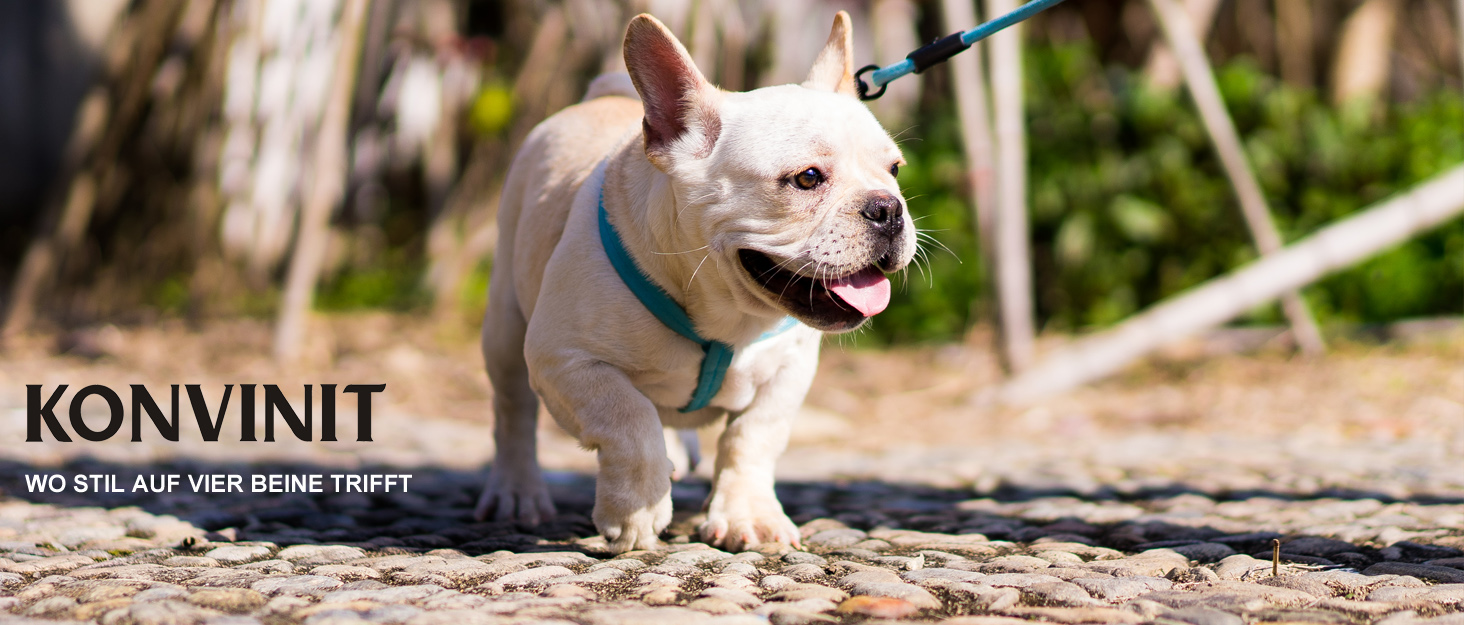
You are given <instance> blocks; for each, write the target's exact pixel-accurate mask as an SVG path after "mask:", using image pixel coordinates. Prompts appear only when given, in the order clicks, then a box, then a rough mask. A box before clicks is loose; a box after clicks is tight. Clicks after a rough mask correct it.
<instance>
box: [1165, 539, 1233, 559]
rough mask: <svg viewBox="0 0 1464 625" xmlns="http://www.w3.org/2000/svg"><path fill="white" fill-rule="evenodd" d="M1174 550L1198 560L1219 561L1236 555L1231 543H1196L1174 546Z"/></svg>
mask: <svg viewBox="0 0 1464 625" xmlns="http://www.w3.org/2000/svg"><path fill="white" fill-rule="evenodd" d="M1173 549H1174V552H1175V553H1178V554H1179V555H1182V556H1184V557H1186V558H1189V559H1191V560H1194V561H1196V562H1218V561H1220V560H1222V559H1224V558H1228V557H1230V556H1233V555H1235V550H1234V549H1231V548H1230V546H1229V545H1222V544H1220V543H1196V544H1193V545H1183V546H1179V547H1173Z"/></svg>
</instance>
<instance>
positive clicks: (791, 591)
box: [768, 583, 849, 603]
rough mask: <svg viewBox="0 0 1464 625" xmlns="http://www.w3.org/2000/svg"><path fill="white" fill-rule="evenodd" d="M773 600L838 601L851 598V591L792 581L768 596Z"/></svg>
mask: <svg viewBox="0 0 1464 625" xmlns="http://www.w3.org/2000/svg"><path fill="white" fill-rule="evenodd" d="M768 598H769V599H770V600H772V601H803V600H804V599H823V600H826V601H832V602H834V603H838V602H840V601H843V600H845V599H848V598H849V593H847V592H844V591H843V590H840V589H838V588H831V587H828V586H820V585H818V584H799V583H790V584H788V585H786V586H783V587H782V588H781V589H780V590H778V591H776V592H775V593H773V595H772V596H770V597H768Z"/></svg>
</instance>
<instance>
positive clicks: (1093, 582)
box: [1072, 577, 1174, 603]
mask: <svg viewBox="0 0 1464 625" xmlns="http://www.w3.org/2000/svg"><path fill="white" fill-rule="evenodd" d="M1072 583H1074V584H1077V585H1078V586H1081V587H1082V588H1083V590H1086V591H1088V594H1089V595H1092V596H1093V597H1094V598H1097V599H1102V600H1104V601H1109V602H1113V603H1121V602H1124V601H1128V600H1129V599H1133V598H1135V597H1138V596H1139V595H1142V594H1144V593H1146V592H1150V591H1154V590H1169V588H1170V587H1171V586H1173V585H1174V584H1173V583H1172V582H1170V581H1169V580H1167V579H1163V578H1159V577H1110V578H1101V577H1098V578H1091V577H1084V578H1078V579H1074V580H1072Z"/></svg>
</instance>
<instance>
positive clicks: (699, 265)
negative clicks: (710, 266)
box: [686, 253, 712, 290]
mask: <svg viewBox="0 0 1464 625" xmlns="http://www.w3.org/2000/svg"><path fill="white" fill-rule="evenodd" d="M711 257H712V255H711V254H710V253H708V254H707V255H706V256H703V257H702V259H701V262H699V263H697V264H696V269H693V270H691V277H690V278H687V279H686V288H687V289H688V290H689V289H691V283H692V281H693V280H696V274H697V272H699V271H701V268H702V265H705V264H706V263H707V259H708V258H711Z"/></svg>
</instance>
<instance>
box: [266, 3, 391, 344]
mask: <svg viewBox="0 0 1464 625" xmlns="http://www.w3.org/2000/svg"><path fill="white" fill-rule="evenodd" d="M368 4H370V0H346V1H345V3H344V4H343V5H342V7H341V18H340V26H339V27H338V36H339V37H340V48H339V49H338V50H336V58H335V70H334V71H333V72H332V75H331V85H330V95H329V100H327V102H326V104H325V110H324V111H323V112H322V113H321V116H320V125H319V128H318V130H317V131H316V135H315V146H314V147H315V150H314V154H313V155H312V158H311V168H310V169H311V171H310V177H309V180H310V183H309V186H308V188H307V191H306V193H307V195H306V197H305V205H304V207H303V208H304V210H303V211H302V212H301V214H300V236H299V239H298V241H297V242H296V244H295V253H294V254H293V255H292V257H291V258H290V271H289V274H288V276H287V277H286V280H285V292H284V297H283V298H281V301H280V312H279V318H278V320H277V322H276V324H275V337H274V339H275V340H274V355H275V359H276V360H278V361H281V362H289V361H292V360H294V359H295V358H296V357H298V356H299V354H300V344H301V342H303V341H304V339H305V322H306V321H307V317H308V316H309V314H310V307H311V303H312V301H313V300H314V298H315V282H316V279H317V278H318V277H319V274H320V266H321V264H322V263H323V262H324V260H325V244H326V240H327V239H328V238H329V235H330V213H331V210H332V209H334V208H335V206H336V204H337V203H339V202H340V201H341V198H342V197H343V196H344V194H345V180H346V131H347V125H348V123H349V122H350V116H351V95H352V90H353V89H354V86H355V81H356V66H357V60H359V56H360V52H361V31H362V30H363V29H364V27H365V24H366V9H367V5H368Z"/></svg>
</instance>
